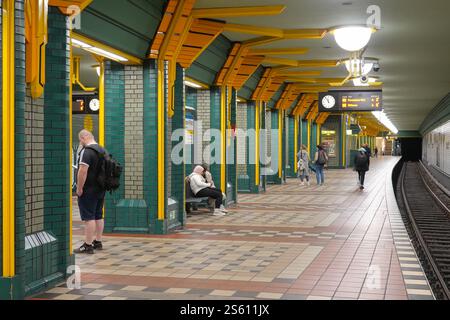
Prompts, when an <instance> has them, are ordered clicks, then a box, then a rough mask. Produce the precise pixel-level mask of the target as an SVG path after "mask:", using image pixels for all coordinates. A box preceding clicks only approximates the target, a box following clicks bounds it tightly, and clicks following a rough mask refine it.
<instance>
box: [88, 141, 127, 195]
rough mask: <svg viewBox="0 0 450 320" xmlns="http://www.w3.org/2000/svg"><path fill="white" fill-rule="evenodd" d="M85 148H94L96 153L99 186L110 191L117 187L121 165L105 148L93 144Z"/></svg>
mask: <svg viewBox="0 0 450 320" xmlns="http://www.w3.org/2000/svg"><path fill="white" fill-rule="evenodd" d="M86 149H91V150H94V151H95V152H96V153H97V155H98V164H97V183H98V185H99V187H100V188H101V189H102V190H104V191H108V192H110V193H112V192H113V191H116V190H117V189H119V187H120V176H121V175H122V171H123V168H122V165H121V164H120V163H119V162H117V161H116V160H115V159H114V158H113V157H112V155H111V154H109V153H108V151H106V150H104V151H103V150H99V149H97V148H96V147H95V146H88V147H86Z"/></svg>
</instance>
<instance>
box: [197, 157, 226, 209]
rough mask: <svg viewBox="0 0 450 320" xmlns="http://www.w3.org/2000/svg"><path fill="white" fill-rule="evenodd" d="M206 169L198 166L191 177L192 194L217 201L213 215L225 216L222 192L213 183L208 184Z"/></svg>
mask: <svg viewBox="0 0 450 320" xmlns="http://www.w3.org/2000/svg"><path fill="white" fill-rule="evenodd" d="M204 175H205V169H204V168H203V167H202V166H196V167H195V169H194V172H192V173H191V175H190V176H189V180H190V184H191V189H192V192H193V193H194V195H195V196H196V197H199V198H202V197H209V198H213V199H215V202H216V203H215V210H214V213H213V215H215V216H224V215H226V212H224V207H223V194H222V191H221V190H219V189H217V188H213V187H212V184H211V183H208V182H206V178H205V176H204Z"/></svg>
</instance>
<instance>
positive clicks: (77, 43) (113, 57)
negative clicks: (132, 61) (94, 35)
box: [71, 39, 128, 62]
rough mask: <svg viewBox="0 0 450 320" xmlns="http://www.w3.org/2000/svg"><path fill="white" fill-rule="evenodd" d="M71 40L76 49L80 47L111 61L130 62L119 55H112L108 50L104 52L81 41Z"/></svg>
mask: <svg viewBox="0 0 450 320" xmlns="http://www.w3.org/2000/svg"><path fill="white" fill-rule="evenodd" d="M71 40H72V45H74V46H75V47H79V48H81V49H84V50H86V51H89V52H92V53H95V54H98V55H101V56H103V57H105V58H108V59H111V60H114V61H119V62H127V61H128V59H126V58H124V57H122V56H119V55H117V54H114V53H111V52H109V51H106V50H103V49H100V48H97V47H94V46H91V45H89V44H87V43H85V42H83V41H79V40H77V39H71Z"/></svg>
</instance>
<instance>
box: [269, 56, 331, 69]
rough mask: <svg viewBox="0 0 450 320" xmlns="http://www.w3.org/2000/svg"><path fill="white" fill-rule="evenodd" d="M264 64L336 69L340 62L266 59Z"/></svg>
mask: <svg viewBox="0 0 450 320" xmlns="http://www.w3.org/2000/svg"><path fill="white" fill-rule="evenodd" d="M263 62H265V63H271V64H280V65H286V66H292V67H312V68H314V67H336V66H337V65H338V62H339V60H293V59H285V58H274V57H265V58H264V60H263Z"/></svg>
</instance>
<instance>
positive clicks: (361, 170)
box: [355, 148, 369, 190]
mask: <svg viewBox="0 0 450 320" xmlns="http://www.w3.org/2000/svg"><path fill="white" fill-rule="evenodd" d="M355 171H357V172H358V180H359V189H360V190H364V180H365V178H366V172H367V171H369V156H368V154H367V152H366V149H364V148H361V149H359V150H358V154H357V155H356V156H355Z"/></svg>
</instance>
